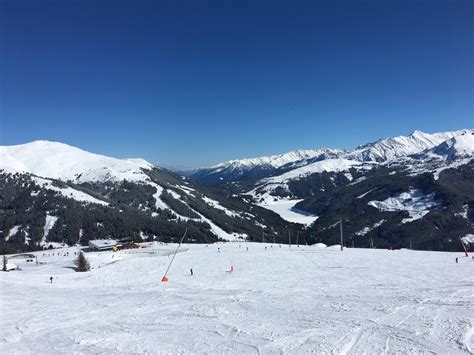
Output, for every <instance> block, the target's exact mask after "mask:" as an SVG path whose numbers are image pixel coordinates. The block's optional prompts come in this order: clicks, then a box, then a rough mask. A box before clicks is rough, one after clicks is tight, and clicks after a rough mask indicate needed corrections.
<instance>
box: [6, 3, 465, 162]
mask: <svg viewBox="0 0 474 355" xmlns="http://www.w3.org/2000/svg"><path fill="white" fill-rule="evenodd" d="M0 16H1V17H0V31H1V33H0V34H1V37H0V41H1V42H0V44H1V47H0V60H1V62H0V65H1V66H0V70H1V76H0V80H1V81H0V84H1V91H0V95H1V101H0V104H1V107H0V144H2V145H10V144H20V143H24V142H28V141H32V140H36V139H48V140H56V141H61V142H65V143H68V144H71V145H75V146H78V147H81V148H84V149H87V150H90V151H93V152H97V153H102V154H107V155H111V156H117V157H130V156H131V157H144V158H146V159H148V160H150V161H152V162H158V163H162V164H167V165H183V166H189V167H195V166H203V165H209V164H213V163H216V162H219V161H221V160H227V159H232V158H243V157H251V156H259V155H266V154H276V153H283V152H286V151H289V150H293V149H298V148H316V147H319V146H329V147H340V148H349V147H353V146H356V145H359V144H362V143H366V142H369V141H372V140H375V139H377V138H379V137H384V136H393V135H399V134H407V133H410V132H411V131H413V130H415V129H419V130H424V131H427V132H435V131H443V130H454V129H460V128H467V127H473V126H474V124H473V123H474V1H471V0H460V1H458V0H444V1H437V0H427V1H419V0H396V1H390V0H382V1H380V0H374V1H370V0H366V1H358V0H351V1H337V0H336V1H332V0H331V1H329V0H328V1H325V2H322V1H284V2H280V1H268V2H267V1H257V0H251V1H243V0H241V1H226V0H218V1H200V0H197V1H195V0H188V1H181V0H170V1H159V0H156V1H147V0H140V1H132V0H130V1H118V0H115V1H96V0H94V1H92V0H78V1H74V0H57V1H51V0H44V1H37V0H34V1H24V0H0Z"/></svg>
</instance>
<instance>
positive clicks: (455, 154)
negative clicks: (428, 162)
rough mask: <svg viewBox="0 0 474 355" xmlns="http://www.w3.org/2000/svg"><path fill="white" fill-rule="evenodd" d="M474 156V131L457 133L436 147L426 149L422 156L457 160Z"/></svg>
mask: <svg viewBox="0 0 474 355" xmlns="http://www.w3.org/2000/svg"><path fill="white" fill-rule="evenodd" d="M473 156H474V132H465V133H464V134H460V135H456V136H454V137H452V138H450V139H448V140H446V141H444V142H442V143H440V144H439V145H437V146H436V147H434V148H431V149H428V150H426V151H424V152H423V153H422V154H421V155H420V157H421V158H430V157H436V158H442V159H445V160H455V159H462V158H467V157H471V158H472V157H473Z"/></svg>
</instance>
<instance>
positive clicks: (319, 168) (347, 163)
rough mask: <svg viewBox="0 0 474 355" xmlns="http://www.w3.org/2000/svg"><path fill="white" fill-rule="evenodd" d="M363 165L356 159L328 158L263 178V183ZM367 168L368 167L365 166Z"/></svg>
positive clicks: (278, 181) (285, 180)
mask: <svg viewBox="0 0 474 355" xmlns="http://www.w3.org/2000/svg"><path fill="white" fill-rule="evenodd" d="M358 166H361V167H362V163H361V162H359V161H355V160H347V159H327V160H321V161H318V162H316V163H312V164H308V165H305V166H303V167H301V168H297V169H293V170H290V171H288V172H286V173H284V174H281V175H278V176H274V177H270V178H265V179H262V180H261V182H262V183H266V184H276V183H282V182H287V181H288V180H293V179H298V178H302V177H305V176H308V175H311V174H315V173H322V172H324V171H326V172H341V171H347V170H349V169H350V168H352V167H358ZM364 168H366V169H367V167H365V166H364Z"/></svg>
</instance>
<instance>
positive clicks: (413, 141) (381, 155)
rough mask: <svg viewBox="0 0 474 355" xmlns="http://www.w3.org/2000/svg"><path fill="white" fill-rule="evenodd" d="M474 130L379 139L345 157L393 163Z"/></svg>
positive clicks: (419, 132)
mask: <svg viewBox="0 0 474 355" xmlns="http://www.w3.org/2000/svg"><path fill="white" fill-rule="evenodd" d="M471 131H472V130H468V129H466V130H460V131H453V132H440V133H433V134H429V133H424V132H421V131H414V132H413V133H412V134H410V135H408V136H398V137H393V138H383V139H379V140H378V141H377V142H375V143H370V144H367V145H364V146H361V147H358V148H356V149H354V150H352V151H349V152H348V154H346V155H345V158H347V159H356V160H360V161H379V162H381V161H391V160H395V159H397V158H401V157H406V156H409V155H414V154H418V153H421V152H423V151H424V150H427V149H431V148H434V147H436V146H438V145H440V144H442V143H443V142H445V141H446V140H449V139H451V138H453V137H456V136H461V135H463V134H466V133H467V132H471Z"/></svg>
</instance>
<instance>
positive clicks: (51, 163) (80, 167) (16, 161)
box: [0, 140, 153, 182]
mask: <svg viewBox="0 0 474 355" xmlns="http://www.w3.org/2000/svg"><path fill="white" fill-rule="evenodd" d="M152 167H153V164H151V163H149V162H147V161H146V160H144V159H117V158H111V157H107V156H104V155H100V154H94V153H90V152H87V151H85V150H82V149H80V148H77V147H73V146H70V145H68V144H65V143H60V142H52V141H47V140H37V141H33V142H30V143H26V144H20V145H13V146H0V170H5V171H8V172H23V173H30V174H33V175H37V176H41V177H46V178H52V179H58V180H64V181H67V180H71V181H75V182H85V181H99V180H100V181H104V180H125V179H127V180H143V179H146V174H144V173H143V171H142V169H151V168H152Z"/></svg>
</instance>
